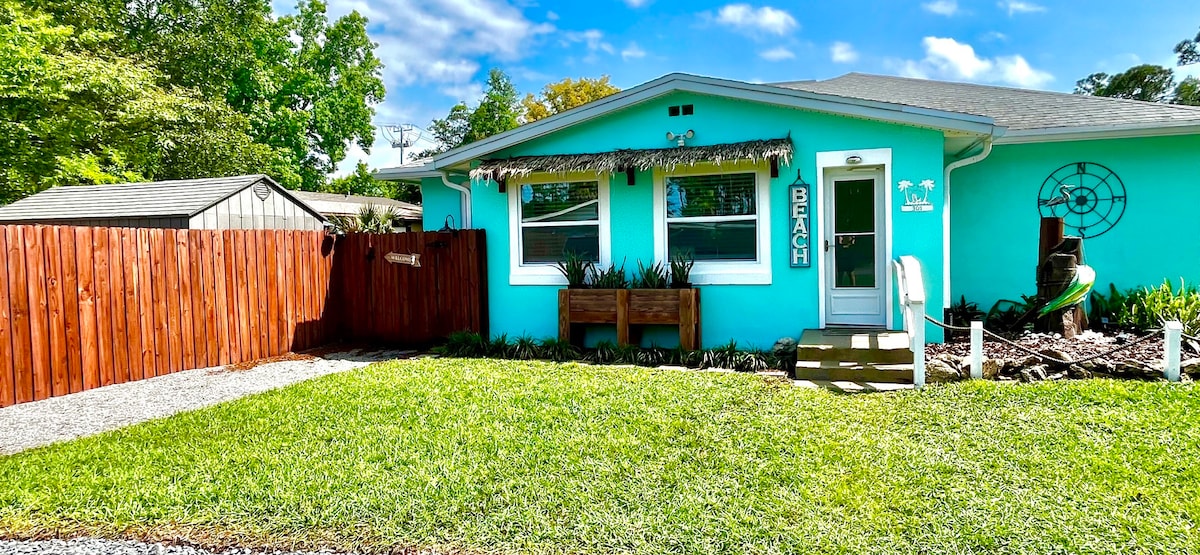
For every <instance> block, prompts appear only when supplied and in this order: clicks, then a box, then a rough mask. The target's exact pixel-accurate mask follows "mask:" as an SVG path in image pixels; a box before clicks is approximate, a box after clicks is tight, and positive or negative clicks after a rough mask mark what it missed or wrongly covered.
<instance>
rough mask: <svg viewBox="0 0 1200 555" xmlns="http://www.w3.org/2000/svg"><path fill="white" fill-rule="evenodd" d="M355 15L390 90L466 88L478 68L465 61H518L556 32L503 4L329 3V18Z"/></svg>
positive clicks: (484, 0) (455, 0)
mask: <svg viewBox="0 0 1200 555" xmlns="http://www.w3.org/2000/svg"><path fill="white" fill-rule="evenodd" d="M278 7H279V6H277V8H278ZM351 10H357V11H358V12H359V13H361V14H363V15H364V16H366V17H367V18H368V19H369V20H370V26H371V39H372V40H374V41H375V42H377V43H378V44H379V47H378V48H376V50H375V55H376V56H378V57H379V58H380V60H382V61H383V63H384V66H385V67H384V70H383V76H384V80H385V81H386V82H387V85H388V86H389V90H394V89H396V88H398V86H407V85H411V84H414V83H423V84H443V83H450V84H454V85H462V84H463V83H465V82H467V81H469V80H470V79H471V77H473V74H474V71H470V72H468V69H469V67H468V64H474V63H473V62H466V61H465V60H468V59H471V58H475V57H477V56H480V55H487V56H492V57H494V58H496V59H499V60H502V61H516V60H520V59H521V58H523V57H525V56H526V55H527V54H528V52H529V50H530V46H531V45H532V44H533V43H534V42H535V41H536V40H537V39H538V37H540V36H542V35H545V34H548V33H550V32H552V31H553V30H554V26H553V25H552V24H550V23H535V22H533V21H530V20H529V19H527V18H526V17H525V16H524V14H523V13H522V12H521V11H520V10H519V9H517V8H515V7H513V6H511V5H509V4H508V3H506V2H503V1H499V0H428V1H424V2H412V1H411V0H371V1H369V2H368V1H366V0H330V2H329V13H330V18H331V19H332V18H334V17H338V16H340V15H342V14H345V13H349V12H350V11H351ZM284 11H290V10H284ZM475 70H478V67H477V64H476V67H475Z"/></svg>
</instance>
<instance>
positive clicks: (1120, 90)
mask: <svg viewBox="0 0 1200 555" xmlns="http://www.w3.org/2000/svg"><path fill="white" fill-rule="evenodd" d="M1174 86H1175V73H1174V72H1172V71H1171V70H1170V69H1169V68H1165V67H1162V66H1156V65H1150V64H1143V65H1139V66H1134V67H1131V68H1129V69H1128V70H1126V71H1123V72H1121V73H1118V74H1116V75H1107V74H1104V73H1093V74H1091V75H1089V76H1087V77H1085V78H1083V79H1081V80H1079V81H1078V82H1076V83H1075V92H1076V93H1078V94H1090V95H1094V96H1109V97H1115V98H1129V99H1133V100H1144V101H1147V102H1165V101H1168V100H1170V99H1171V96H1172V94H1171V93H1172V89H1173V87H1174Z"/></svg>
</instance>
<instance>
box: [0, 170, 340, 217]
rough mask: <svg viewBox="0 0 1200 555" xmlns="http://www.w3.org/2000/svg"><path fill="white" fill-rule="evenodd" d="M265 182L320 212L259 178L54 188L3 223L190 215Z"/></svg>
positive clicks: (22, 204)
mask: <svg viewBox="0 0 1200 555" xmlns="http://www.w3.org/2000/svg"><path fill="white" fill-rule="evenodd" d="M260 181H261V182H265V183H266V184H267V185H268V186H270V187H271V188H272V189H274V190H276V191H279V192H280V193H282V194H283V195H285V196H286V197H288V198H289V199H291V200H292V201H293V202H295V203H296V204H298V205H300V206H301V207H303V208H304V209H305V210H307V211H309V212H311V213H313V214H314V215H316V216H318V217H320V218H321V219H322V220H324V216H321V214H320V212H318V211H316V210H314V209H313V208H312V207H311V206H309V205H308V204H306V203H305V202H304V201H303V200H300V199H298V198H296V197H295V196H294V195H293V194H292V193H290V192H288V191H287V190H286V189H284V188H283V187H280V186H279V185H278V184H277V183H275V181H273V180H272V179H271V178H270V177H267V176H265V175H261V174H254V175H239V176H234V177H213V178H204V179H178V180H174V181H152V182H145V183H120V184H113V185H71V186H62V187H51V188H49V189H46V190H45V191H42V192H40V193H38V194H36V195H33V196H30V197H26V198H23V199H21V200H18V201H17V202H14V203H12V204H9V205H7V206H3V207H0V221H54V220H78V219H87V220H102V219H108V218H159V217H172V216H173V217H188V218H190V217H192V216H195V215H196V214H199V213H200V212H203V211H204V210H205V209H207V208H209V207H210V206H212V205H214V204H216V203H218V202H221V201H222V200H225V199H226V198H229V197H230V196H232V195H233V194H235V193H237V192H239V191H242V190H243V189H246V188H247V187H250V186H253V185H254V184H256V183H259V182H260Z"/></svg>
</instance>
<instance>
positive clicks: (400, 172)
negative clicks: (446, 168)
mask: <svg viewBox="0 0 1200 555" xmlns="http://www.w3.org/2000/svg"><path fill="white" fill-rule="evenodd" d="M441 176H442V172H440V171H438V170H435V169H433V165H432V164H429V163H426V164H425V165H423V166H408V167H405V166H399V167H394V168H382V169H379V170H375V173H372V174H371V177H374V178H375V179H378V180H380V181H416V180H420V179H421V178H425V177H441Z"/></svg>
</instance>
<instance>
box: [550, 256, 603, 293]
mask: <svg viewBox="0 0 1200 555" xmlns="http://www.w3.org/2000/svg"><path fill="white" fill-rule="evenodd" d="M555 267H556V268H558V271H559V272H561V273H562V275H563V277H565V278H567V287H569V288H572V289H582V288H584V287H587V277H588V274H591V273H592V272H594V271H595V270H596V265H595V264H593V263H592V261H591V260H588V259H586V258H584V257H582V256H580V255H578V254H576V253H575V251H567V253H566V256H564V257H563V259H562V260H559V261H558V264H556V265H555Z"/></svg>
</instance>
